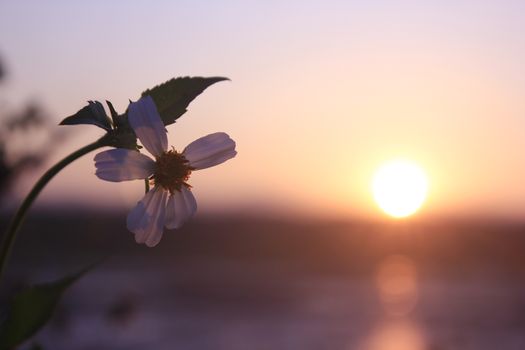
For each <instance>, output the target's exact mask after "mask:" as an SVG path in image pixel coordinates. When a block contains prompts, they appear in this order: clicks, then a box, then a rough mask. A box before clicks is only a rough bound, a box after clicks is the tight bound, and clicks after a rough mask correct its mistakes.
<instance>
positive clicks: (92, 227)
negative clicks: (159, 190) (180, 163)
mask: <svg viewBox="0 0 525 350" xmlns="http://www.w3.org/2000/svg"><path fill="white" fill-rule="evenodd" d="M524 30H525V3H523V2H521V1H511V0H506V1H499V2H494V1H479V0H478V1H468V0H465V1H424V2H422V1H409V0H392V1H379V0H378V1H375V0H374V1H367V2H364V1H328V2H327V1H280V2H278V1H220V2H219V1H217V2H212V1H177V2H171V1H157V2H146V1H128V2H125V3H124V2H112V3H107V2H103V1H98V0H94V1H91V2H89V3H78V2H67V1H47V2H45V3H44V2H37V1H25V0H22V1H16V2H15V1H4V2H1V3H0V118H1V119H0V120H1V124H0V196H1V197H0V200H1V202H0V206H1V209H2V211H1V216H0V226H1V227H0V228H1V229H2V230H3V228H5V226H6V225H7V223H8V221H9V218H10V216H11V215H12V213H13V211H14V210H15V209H16V208H17V206H18V204H19V203H20V201H21V200H22V199H23V197H24V196H25V195H26V193H27V192H28V190H29V189H30V187H31V185H32V184H33V183H34V181H36V179H38V177H39V176H40V175H41V174H42V173H43V171H44V170H45V169H46V168H47V167H49V166H50V165H51V164H53V163H54V162H56V161H58V160H59V159H61V158H62V157H64V156H65V155H67V154H69V153H70V152H72V151H73V150H75V149H77V148H79V147H81V146H83V145H85V144H87V143H89V142H92V141H93V140H95V139H96V138H98V137H100V136H101V135H102V130H100V129H97V128H95V127H90V126H61V127H58V126H57V124H58V123H59V122H60V120H62V119H63V118H64V117H66V116H69V115H71V114H73V113H75V112H76V111H78V110H79V109H80V108H82V107H83V106H84V105H86V101H87V100H100V101H104V100H106V99H107V100H110V101H111V102H113V104H114V105H115V107H116V108H117V110H118V111H119V112H123V111H124V110H125V108H126V106H127V103H128V100H129V99H132V100H136V99H137V98H138V97H139V96H140V93H141V92H142V91H143V90H145V89H146V88H150V87H152V86H154V85H156V84H159V83H161V82H163V81H165V80H168V79H169V78H171V77H174V76H185V75H190V76H216V75H220V76H226V77H229V78H230V79H231V82H221V83H218V84H216V85H214V86H212V87H210V88H209V89H208V90H206V91H205V92H204V93H203V94H202V95H201V96H199V97H197V99H196V100H195V101H194V102H193V103H192V104H191V105H190V107H189V110H188V112H187V113H186V114H185V115H184V116H182V117H181V118H180V119H179V120H178V121H177V123H176V124H175V125H172V126H170V127H169V128H168V132H169V140H170V144H171V145H173V146H174V147H175V148H176V149H179V150H181V149H182V148H184V146H185V145H186V144H188V143H189V142H191V141H193V140H194V139H196V138H198V137H200V136H203V135H206V134H208V133H212V132H216V131H224V132H227V133H228V134H229V135H231V136H232V138H233V139H234V140H236V142H237V150H238V156H237V157H236V158H234V159H233V160H231V161H228V162H227V163H225V164H224V165H222V166H219V167H215V168H211V169H207V170H204V171H202V172H197V173H194V174H193V175H192V178H191V181H190V182H191V184H192V185H193V186H194V193H195V196H196V198H197V201H198V205H199V211H198V214H197V216H196V218H195V219H194V220H192V221H191V222H190V223H189V224H188V225H186V226H185V227H184V228H182V229H181V230H178V231H169V232H166V233H165V235H164V238H163V240H162V241H161V243H160V245H159V246H158V247H156V248H154V249H148V248H145V247H143V246H139V245H137V244H135V243H134V241H133V236H132V235H131V234H130V233H129V232H127V230H126V228H125V216H126V214H127V211H128V210H129V209H130V208H132V207H133V206H134V205H135V203H136V202H137V200H139V199H140V198H141V195H142V193H143V183H142V182H138V181H137V182H129V183H118V184H115V183H109V182H103V181H100V180H99V179H97V178H96V177H95V176H94V166H93V160H92V156H93V155H94V154H93V155H89V156H86V157H84V158H82V159H80V160H78V161H76V162H75V163H74V164H73V165H71V166H69V167H68V168H66V169H65V170H64V171H63V172H61V173H60V174H59V175H58V176H57V177H56V178H55V179H54V180H53V181H52V182H51V183H50V185H49V186H48V187H47V188H46V189H45V190H44V192H43V193H42V194H41V196H40V197H39V198H38V200H37V202H36V205H35V207H34V208H33V210H32V211H31V213H30V216H29V217H28V220H27V221H26V224H25V225H24V226H23V229H22V232H21V235H20V240H19V241H18V242H17V245H16V246H15V251H14V259H13V263H12V265H11V267H10V270H9V276H8V277H9V281H10V284H11V288H12V289H16V288H18V286H20V285H23V284H25V283H27V282H29V281H31V282H33V281H46V280H50V279H53V278H57V277H59V276H62V275H63V274H64V273H66V272H71V271H76V270H77V269H78V268H79V267H80V266H84V265H86V264H88V263H90V262H92V261H93V260H94V259H99V258H101V257H104V258H106V259H105V260H104V262H103V263H102V264H101V265H100V266H99V267H97V268H96V269H95V270H93V271H92V272H90V273H89V274H88V275H87V276H86V277H84V278H83V279H82V280H81V282H80V283H79V284H77V285H76V286H74V287H73V289H71V290H70V291H69V292H68V293H67V295H66V297H65V299H64V301H63V303H62V304H61V306H60V309H59V310H58V312H57V313H56V315H55V318H54V321H53V323H52V324H51V325H49V326H48V327H47V328H45V329H44V330H43V331H42V332H40V333H39V334H38V336H37V338H36V341H37V342H38V343H40V344H42V345H43V346H44V348H54V349H144V348H158V349H172V348H173V347H180V348H184V349H247V348H249V349H270V348H271V349H362V350H396V349H399V350H401V349H402V350H412V349H413V350H420V349H432V350H441V349H495V348H501V349H523V348H525V297H524V295H525V294H524V292H525V283H524V282H523V277H524V272H525V255H524V254H523V247H524V246H525V236H524V234H525V231H524V229H525V186H523V185H522V180H523V178H525V137H524V136H525V118H524V112H525V111H524V106H523V101H524V100H525V66H524V65H523V62H524V61H525V37H524V36H523V35H522V33H523V32H524ZM399 156H402V157H406V158H409V159H412V160H413V161H414V162H416V163H417V164H419V165H420V166H421V167H422V168H423V169H424V170H425V172H426V174H427V176H428V181H429V192H428V197H427V199H426V201H425V203H424V204H423V206H422V208H421V209H420V210H419V211H418V212H417V213H416V214H414V215H413V216H411V217H409V218H406V219H403V220H394V219H391V218H389V217H388V216H386V215H385V214H384V213H383V212H382V211H381V210H380V209H379V208H378V206H377V204H375V203H374V200H373V196H372V193H371V181H372V177H373V175H374V172H375V171H376V169H377V168H378V167H379V166H380V165H381V164H383V163H384V162H385V161H387V160H389V159H392V158H394V157H399ZM4 293H5V291H4ZM29 345H30V344H28V346H29Z"/></svg>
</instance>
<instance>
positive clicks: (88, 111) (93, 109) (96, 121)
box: [60, 101, 111, 131]
mask: <svg viewBox="0 0 525 350" xmlns="http://www.w3.org/2000/svg"><path fill="white" fill-rule="evenodd" d="M88 103H89V104H88V105H87V106H86V107H84V108H82V109H81V110H80V111H78V112H77V113H75V114H73V115H71V116H69V117H67V118H65V119H64V120H62V121H61V122H60V125H77V124H92V125H96V126H98V127H99V128H102V129H104V130H106V131H110V130H111V122H110V120H109V118H108V116H107V114H106V111H104V107H103V106H102V103H100V102H98V101H88Z"/></svg>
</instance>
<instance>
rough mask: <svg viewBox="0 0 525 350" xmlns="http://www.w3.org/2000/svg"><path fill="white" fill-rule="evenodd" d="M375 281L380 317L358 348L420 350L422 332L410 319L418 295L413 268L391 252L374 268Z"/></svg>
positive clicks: (413, 265) (421, 349) (413, 266)
mask: <svg viewBox="0 0 525 350" xmlns="http://www.w3.org/2000/svg"><path fill="white" fill-rule="evenodd" d="M375 283H376V287H377V292H378V296H379V300H380V301H381V304H382V306H383V309H384V317H383V319H382V320H380V321H379V322H378V325H377V327H375V328H374V329H373V330H372V332H371V333H370V335H369V336H368V337H367V338H366V339H365V341H364V342H363V343H362V346H361V347H359V350H423V349H425V341H424V337H423V332H422V331H421V330H420V328H419V327H418V325H417V323H416V322H414V321H413V320H411V317H410V314H411V313H412V312H413V311H414V309H415V307H416V305H417V301H418V295H419V286H418V281H417V269H416V266H415V264H414V262H413V261H412V260H411V259H410V258H409V257H407V256H404V255H391V256H388V257H387V258H386V259H384V260H383V261H382V262H381V263H380V264H379V265H378V268H377V271H376V274H375Z"/></svg>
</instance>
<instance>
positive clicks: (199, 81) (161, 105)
mask: <svg viewBox="0 0 525 350" xmlns="http://www.w3.org/2000/svg"><path fill="white" fill-rule="evenodd" d="M224 80H229V79H228V78H223V77H210V78H203V77H181V78H173V79H171V80H168V81H167V82H165V83H163V84H161V85H157V86H155V87H154V88H152V89H148V90H146V91H144V92H143V93H142V96H146V95H149V96H151V97H152V98H153V101H155V105H156V106H157V109H158V111H159V114H160V117H161V118H162V120H163V122H164V125H170V124H173V123H175V120H177V119H178V118H179V117H180V116H181V115H183V114H184V113H185V112H186V108H187V107H188V105H189V104H190V102H191V101H193V100H194V99H195V97H197V96H199V95H200V94H201V93H202V92H203V91H204V90H206V88H207V87H209V86H210V85H213V84H215V83H217V82H219V81H224Z"/></svg>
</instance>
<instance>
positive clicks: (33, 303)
mask: <svg viewBox="0 0 525 350" xmlns="http://www.w3.org/2000/svg"><path fill="white" fill-rule="evenodd" d="M93 266H94V265H92V266H90V267H88V268H86V269H84V270H82V271H80V272H78V273H76V274H73V275H70V276H67V277H64V278H62V279H59V280H57V281H54V282H51V283H44V284H38V285H35V286H32V287H28V288H26V289H24V290H22V291H20V292H18V293H17V294H16V295H15V296H14V297H13V298H12V300H11V301H10V303H9V304H8V305H7V310H6V311H7V312H6V315H5V317H3V319H2V322H0V350H9V349H13V348H14V347H16V346H17V345H19V344H21V343H22V342H24V341H25V340H27V339H29V338H30V337H31V336H33V335H34V334H35V333H36V332H37V331H38V330H39V329H40V328H41V327H42V326H44V325H45V324H46V323H47V321H48V320H49V319H50V318H51V316H52V314H53V311H54V309H55V307H56V305H57V304H58V301H59V300H60V297H61V296H62V294H63V293H64V291H65V290H66V289H67V288H68V287H70V286H71V285H72V284H73V283H74V282H75V281H76V280H78V279H79V278H80V277H81V276H82V275H83V274H84V273H86V272H87V271H88V270H89V269H91V268H92V267H93Z"/></svg>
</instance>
